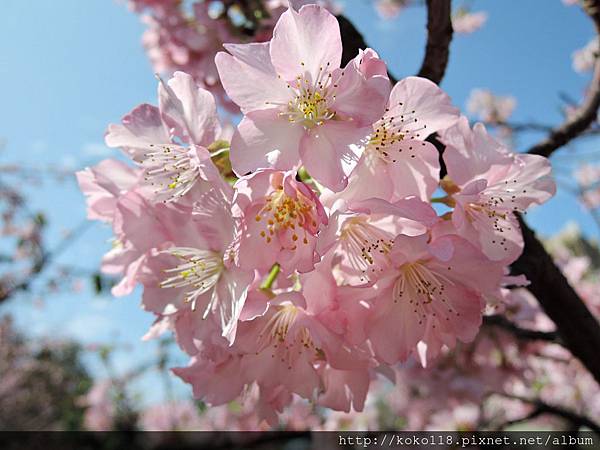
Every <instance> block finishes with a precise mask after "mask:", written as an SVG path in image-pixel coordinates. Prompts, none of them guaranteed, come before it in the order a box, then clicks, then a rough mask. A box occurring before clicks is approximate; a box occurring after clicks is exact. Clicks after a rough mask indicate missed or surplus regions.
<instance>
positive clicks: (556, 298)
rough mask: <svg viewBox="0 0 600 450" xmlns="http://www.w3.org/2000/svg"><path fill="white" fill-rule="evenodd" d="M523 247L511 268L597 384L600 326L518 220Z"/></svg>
mask: <svg viewBox="0 0 600 450" xmlns="http://www.w3.org/2000/svg"><path fill="white" fill-rule="evenodd" d="M519 221H520V224H521V229H522V231H523V239H524V241H525V248H524V250H523V254H522V255H521V256H520V257H519V259H518V260H517V261H516V262H515V263H514V264H513V265H512V270H513V272H514V273H523V274H525V275H526V276H527V278H528V279H529V281H530V282H531V284H530V285H529V286H528V287H527V288H528V289H529V291H531V293H532V294H533V295H534V296H535V297H536V298H537V300H538V301H539V302H540V305H541V306H542V308H543V309H544V311H545V312H546V314H547V315H548V317H550V319H552V321H553V322H554V323H555V324H556V328H557V333H558V335H559V336H560V338H561V340H562V341H563V342H564V345H565V346H566V347H567V348H568V349H569V351H570V352H571V353H572V354H573V355H574V356H575V357H577V358H579V360H580V361H581V362H582V363H583V365H584V366H585V367H586V368H587V369H588V370H589V371H590V373H591V374H592V375H593V377H594V378H595V379H596V381H597V382H598V383H600V358H598V348H600V324H598V321H597V320H596V319H595V318H594V316H593V315H592V314H591V313H590V311H589V310H588V309H587V307H586V306H585V304H584V303H583V301H582V300H581V299H580V298H579V296H578V295H577V293H576V292H575V290H574V289H573V288H572V287H571V285H570V284H569V282H568V281H567V279H566V278H565V276H564V275H563V274H562V272H561V271H560V269H559V268H558V267H557V266H556V265H555V264H554V261H553V260H552V257H551V256H550V255H549V254H548V252H546V249H545V248H544V246H543V245H542V244H541V242H540V241H539V240H538V239H537V238H536V237H535V234H534V232H533V231H532V230H531V229H530V228H529V227H528V226H527V224H526V223H525V222H524V221H523V220H522V219H521V218H519Z"/></svg>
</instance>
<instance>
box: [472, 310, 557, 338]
mask: <svg viewBox="0 0 600 450" xmlns="http://www.w3.org/2000/svg"><path fill="white" fill-rule="evenodd" d="M483 323H484V324H485V325H486V326H489V327H497V328H502V329H503V330H505V331H508V332H510V333H511V334H513V335H515V336H516V337H517V338H519V339H527V340H535V341H545V342H551V343H554V344H562V340H561V339H560V336H559V335H558V333H557V332H556V331H538V330H531V329H527V328H521V327H519V326H518V325H516V324H515V323H513V322H511V321H510V320H508V319H507V318H506V317H504V316H500V315H494V316H486V317H484V318H483Z"/></svg>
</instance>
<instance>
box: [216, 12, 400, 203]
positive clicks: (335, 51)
mask: <svg viewBox="0 0 600 450" xmlns="http://www.w3.org/2000/svg"><path fill="white" fill-rule="evenodd" d="M225 47H226V49H227V50H228V52H229V53H219V54H218V55H217V57H216V63H217V68H218V69H219V75H220V77H221V81H222V83H223V86H224V88H225V90H226V92H227V94H228V95H229V97H231V99H232V100H233V101H234V102H235V103H237V104H238V105H239V106H240V108H241V110H242V112H243V113H244V118H243V119H242V122H241V123H240V125H239V126H238V129H237V132H236V133H235V134H234V136H233V139H232V152H231V160H232V164H233V168H234V170H235V171H236V173H237V174H238V175H245V174H246V173H248V172H250V171H253V170H256V169H258V168H260V167H275V168H277V169H281V170H287V169H291V168H292V167H294V166H296V165H298V164H299V163H302V164H304V166H305V167H306V169H307V170H308V172H309V173H310V174H311V176H312V177H313V178H315V179H316V180H317V181H319V182H320V183H321V184H323V185H324V186H327V187H328V188H330V189H332V190H334V191H337V190H340V189H343V188H344V186H345V185H346V182H347V176H348V174H349V173H350V172H351V171H352V169H353V168H354V166H355V165H356V161H357V160H358V155H357V152H359V151H360V150H359V149H357V148H355V146H356V144H360V142H361V141H362V140H363V139H364V138H366V136H367V135H368V134H369V132H370V126H371V124H372V123H373V122H374V121H375V120H376V119H377V118H378V117H380V116H381V114H382V112H383V109H384V107H385V102H386V100H387V96H388V94H389V89H390V87H389V81H388V79H387V73H386V71H385V65H384V64H383V63H381V62H380V60H379V59H378V58H377V56H376V55H375V53H374V52H373V51H372V50H367V51H365V52H361V53H360V54H359V55H358V56H357V57H356V58H355V59H353V60H352V61H350V62H349V63H348V65H347V66H346V68H345V69H340V68H339V66H340V61H341V56H342V43H341V37H340V30H339V25H338V23H337V20H336V19H335V17H334V16H333V15H332V14H331V13H329V12H328V11H327V10H325V9H323V8H321V7H319V6H316V5H306V6H303V7H302V8H301V9H300V11H299V12H297V11H295V10H293V9H289V10H288V11H286V12H285V13H284V14H282V16H281V17H280V19H279V21H278V23H277V25H276V26H275V30H274V32H273V38H272V39H271V41H270V42H268V43H263V44H245V45H241V44H240V45H234V44H227V45H226V46H225Z"/></svg>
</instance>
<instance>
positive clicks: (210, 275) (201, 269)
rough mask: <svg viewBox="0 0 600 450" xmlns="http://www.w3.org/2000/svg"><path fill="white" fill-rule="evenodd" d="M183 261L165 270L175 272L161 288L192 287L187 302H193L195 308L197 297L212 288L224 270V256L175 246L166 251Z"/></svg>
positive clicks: (187, 293) (186, 297) (187, 295)
mask: <svg viewBox="0 0 600 450" xmlns="http://www.w3.org/2000/svg"><path fill="white" fill-rule="evenodd" d="M166 253H169V254H171V255H173V256H175V257H177V258H179V259H180V260H181V261H182V262H181V264H179V265H178V266H176V267H173V268H171V269H167V270H165V273H170V274H174V275H173V276H171V277H169V278H167V279H166V280H164V281H163V282H161V283H160V287H161V288H185V287H188V288H191V289H190V290H189V291H188V292H186V294H185V302H186V303H190V302H191V303H192V310H194V309H195V306H196V304H195V302H196V299H197V298H198V297H199V296H200V295H202V294H204V293H205V292H208V291H209V290H211V289H212V288H213V287H214V286H215V285H216V284H217V281H218V280H219V276H220V275H221V272H222V271H223V270H224V265H223V257H222V256H221V255H220V254H218V253H216V252H213V251H210V250H198V249H195V248H185V247H174V248H171V249H169V250H167V251H166Z"/></svg>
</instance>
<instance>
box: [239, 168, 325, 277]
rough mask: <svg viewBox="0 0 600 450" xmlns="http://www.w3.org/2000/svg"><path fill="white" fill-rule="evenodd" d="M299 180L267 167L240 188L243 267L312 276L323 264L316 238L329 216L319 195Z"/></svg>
mask: <svg viewBox="0 0 600 450" xmlns="http://www.w3.org/2000/svg"><path fill="white" fill-rule="evenodd" d="M295 176H296V174H295V172H280V171H276V170H272V169H262V170H258V171H257V172H255V173H254V174H252V175H249V176H247V177H242V178H241V179H240V180H239V181H238V182H237V183H236V184H235V190H236V194H235V195H236V196H235V208H236V209H237V210H238V211H239V212H238V214H239V215H240V218H241V222H242V229H241V233H240V241H239V252H240V265H241V266H242V267H246V268H256V269H259V270H260V269H263V270H268V269H269V268H270V267H271V266H272V265H273V264H275V263H278V264H280V266H281V267H282V268H283V269H284V271H286V273H290V272H293V271H294V270H298V271H299V272H307V271H309V270H311V269H312V268H313V266H314V263H315V262H316V261H318V260H319V255H318V254H317V253H315V246H316V240H317V239H316V236H317V234H318V232H319V230H320V228H321V227H322V225H326V224H327V215H326V213H325V210H324V209H323V206H322V205H321V202H320V201H319V199H318V197H317V195H316V193H315V192H314V191H313V190H312V189H311V188H310V187H309V186H308V185H306V184H304V183H302V182H300V181H297V180H296V179H295Z"/></svg>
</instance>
